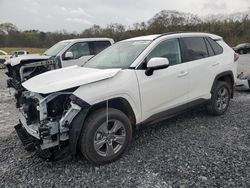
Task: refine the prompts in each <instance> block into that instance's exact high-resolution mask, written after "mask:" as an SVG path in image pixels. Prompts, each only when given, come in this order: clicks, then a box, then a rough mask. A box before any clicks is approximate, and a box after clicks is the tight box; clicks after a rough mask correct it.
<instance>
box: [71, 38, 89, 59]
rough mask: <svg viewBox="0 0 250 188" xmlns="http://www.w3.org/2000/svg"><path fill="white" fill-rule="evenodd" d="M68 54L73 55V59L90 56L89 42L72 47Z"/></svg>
mask: <svg viewBox="0 0 250 188" xmlns="http://www.w3.org/2000/svg"><path fill="white" fill-rule="evenodd" d="M67 52H72V53H73V59H79V58H80V57H82V56H88V55H90V50H89V45H88V43H87V42H78V43H76V44H74V45H72V46H71V47H70V48H69V49H68V50H67Z"/></svg>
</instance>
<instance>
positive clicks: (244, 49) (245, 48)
mask: <svg viewBox="0 0 250 188" xmlns="http://www.w3.org/2000/svg"><path fill="white" fill-rule="evenodd" d="M233 49H234V51H235V52H237V53H239V54H247V53H249V52H250V43H243V44H239V45H237V46H236V47H233Z"/></svg>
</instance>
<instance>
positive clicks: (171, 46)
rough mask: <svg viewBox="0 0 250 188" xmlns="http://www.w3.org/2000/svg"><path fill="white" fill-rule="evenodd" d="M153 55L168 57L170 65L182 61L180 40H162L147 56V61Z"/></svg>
mask: <svg viewBox="0 0 250 188" xmlns="http://www.w3.org/2000/svg"><path fill="white" fill-rule="evenodd" d="M153 57H163V58H168V60H169V65H170V66H171V65H176V64H179V63H181V50H180V44H179V40H178V39H169V40H166V41H163V42H161V43H160V44H159V45H158V46H156V47H155V49H153V51H152V52H150V54H149V55H148V56H147V58H146V63H147V62H148V61H149V60H150V59H151V58H153Z"/></svg>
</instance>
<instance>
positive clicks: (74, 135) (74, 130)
mask: <svg viewBox="0 0 250 188" xmlns="http://www.w3.org/2000/svg"><path fill="white" fill-rule="evenodd" d="M88 112H89V108H86V109H82V110H81V111H80V112H79V113H78V114H77V115H76V117H75V118H74V119H73V121H72V123H71V127H70V129H69V148H70V153H71V155H73V156H74V155H75V154H76V150H77V144H78V140H79V138H80V135H81V132H82V127H83V124H84V121H85V119H86V117H87V114H88Z"/></svg>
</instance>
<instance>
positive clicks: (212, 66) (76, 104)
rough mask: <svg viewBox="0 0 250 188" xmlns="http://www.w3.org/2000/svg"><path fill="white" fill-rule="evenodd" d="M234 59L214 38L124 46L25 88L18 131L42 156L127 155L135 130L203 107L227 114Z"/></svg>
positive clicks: (176, 36) (168, 38)
mask: <svg viewBox="0 0 250 188" xmlns="http://www.w3.org/2000/svg"><path fill="white" fill-rule="evenodd" d="M236 60H237V56H236V55H235V53H234V51H233V50H232V49H231V48H230V47H229V46H228V45H227V44H226V43H225V42H224V41H223V39H222V38H221V37H219V36H216V35H213V34H207V33H167V34H161V35H150V36H143V37H137V38H132V39H128V40H124V41H121V42H118V43H116V44H115V45H113V46H111V47H109V48H107V49H105V50H104V51H103V52H101V53H100V54H98V55H97V56H95V57H94V58H92V59H91V60H90V61H89V62H87V63H86V64H85V65H84V66H83V67H79V66H72V67H68V68H63V69H60V70H54V71H50V72H46V73H44V74H41V75H38V76H36V77H33V78H31V79H30V80H28V81H26V82H24V83H23V86H24V87H25V88H26V89H27V90H28V91H27V92H24V93H23V99H22V106H21V108H20V122H21V123H20V124H19V125H17V126H16V127H15V128H16V130H17V133H18V134H19V137H20V138H21V140H22V141H23V143H24V144H25V147H26V149H27V150H34V149H35V148H36V149H37V150H42V151H44V152H41V153H40V154H41V156H45V154H46V157H51V156H53V157H55V158H57V157H58V156H60V155H61V154H62V153H65V151H67V152H70V153H71V154H72V155H74V154H75V153H76V151H77V148H79V150H80V151H81V153H82V154H83V155H84V156H85V157H86V158H87V159H88V160H89V161H91V162H93V163H95V164H105V163H108V162H111V161H114V160H116V159H117V158H119V157H120V156H121V154H122V153H123V152H124V151H125V149H126V148H127V146H128V145H129V143H130V142H131V139H132V130H133V128H134V126H135V125H139V124H148V123H149V124H153V123H154V122H156V121H160V120H162V119H166V118H168V117H171V116H173V115H175V114H177V113H180V112H183V111H185V110H187V109H189V108H191V107H193V106H197V105H200V104H203V105H207V106H208V110H209V112H211V113H212V114H214V115H222V114H223V113H224V112H225V111H226V110H227V108H228V106H229V101H230V98H231V97H233V87H234V80H235V79H236V68H237V63H235V61H236ZM45 151H46V152H45ZM44 153H45V154H44Z"/></svg>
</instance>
